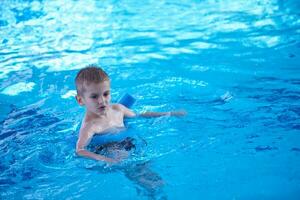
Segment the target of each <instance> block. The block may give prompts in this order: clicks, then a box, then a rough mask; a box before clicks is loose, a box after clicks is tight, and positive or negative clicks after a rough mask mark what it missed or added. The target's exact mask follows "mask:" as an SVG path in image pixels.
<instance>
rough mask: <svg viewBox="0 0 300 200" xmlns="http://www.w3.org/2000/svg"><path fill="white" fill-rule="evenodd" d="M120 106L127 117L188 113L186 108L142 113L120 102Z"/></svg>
mask: <svg viewBox="0 0 300 200" xmlns="http://www.w3.org/2000/svg"><path fill="white" fill-rule="evenodd" d="M119 106H120V108H121V109H122V111H123V113H124V116H125V117H139V116H140V117H162V116H184V115H186V114H187V113H186V111H185V110H180V111H170V112H144V113H141V114H138V115H137V114H136V113H134V112H133V111H132V110H130V109H128V108H127V107H125V106H123V105H122V104H119Z"/></svg>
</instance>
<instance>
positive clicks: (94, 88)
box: [83, 81, 110, 93]
mask: <svg viewBox="0 0 300 200" xmlns="http://www.w3.org/2000/svg"><path fill="white" fill-rule="evenodd" d="M83 87H84V89H85V92H87V93H101V92H105V91H108V90H110V83H109V81H103V82H100V83H88V84H87V83H84V84H83Z"/></svg>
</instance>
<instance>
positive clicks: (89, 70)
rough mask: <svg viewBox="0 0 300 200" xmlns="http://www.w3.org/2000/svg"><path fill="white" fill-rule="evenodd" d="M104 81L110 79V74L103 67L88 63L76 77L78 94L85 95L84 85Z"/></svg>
mask: <svg viewBox="0 0 300 200" xmlns="http://www.w3.org/2000/svg"><path fill="white" fill-rule="evenodd" d="M104 81H109V77H108V75H107V74H106V73H105V71H104V70H103V69H101V68H100V67H99V66H98V65H95V64H93V65H88V66H87V67H85V68H83V69H81V70H80V71H79V72H78V73H77V76H76V78H75V85H76V90H77V94H78V95H81V96H82V95H83V93H84V91H85V88H84V85H85V84H86V85H89V84H90V83H102V82H104Z"/></svg>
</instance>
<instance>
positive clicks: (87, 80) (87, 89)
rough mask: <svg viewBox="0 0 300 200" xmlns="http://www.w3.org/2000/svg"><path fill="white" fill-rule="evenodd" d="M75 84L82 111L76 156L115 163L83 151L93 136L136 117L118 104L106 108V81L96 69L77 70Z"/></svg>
mask: <svg viewBox="0 0 300 200" xmlns="http://www.w3.org/2000/svg"><path fill="white" fill-rule="evenodd" d="M75 83H76V90H77V95H76V100H77V102H78V104H79V105H81V106H85V108H86V112H85V116H84V119H83V121H82V124H81V128H80V133H79V138H78V141H77V144H76V153H77V154H78V155H80V156H84V157H88V158H91V159H94V160H100V161H104V162H108V163H116V162H118V161H119V159H118V158H111V157H108V156H105V155H103V154H102V155H101V154H97V153H94V152H91V151H89V150H88V149H86V147H87V146H88V145H89V143H90V141H91V139H92V137H93V136H94V135H95V134H100V135H101V134H105V133H107V132H111V131H112V130H113V129H114V130H115V129H116V128H117V129H118V128H124V122H123V119H124V117H136V116H137V114H136V113H134V112H133V111H132V110H130V109H128V108H126V107H125V106H123V105H122V104H110V100H111V96H110V80H109V77H108V75H107V74H106V73H105V72H104V71H103V70H102V69H101V68H99V67H98V66H97V65H90V66H88V67H86V68H83V69H81V70H80V71H79V72H78V74H77V76H76V79H75ZM185 114H186V113H185V112H184V111H179V112H145V113H142V114H140V115H139V116H142V117H160V116H165V115H170V116H182V115H185ZM115 134H118V133H115Z"/></svg>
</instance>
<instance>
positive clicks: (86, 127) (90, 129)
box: [79, 121, 95, 138]
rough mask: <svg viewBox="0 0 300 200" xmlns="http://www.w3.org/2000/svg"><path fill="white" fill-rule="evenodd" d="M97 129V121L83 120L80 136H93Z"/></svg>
mask: <svg viewBox="0 0 300 200" xmlns="http://www.w3.org/2000/svg"><path fill="white" fill-rule="evenodd" d="M94 129H95V122H94V121H88V122H83V124H82V126H81V128H80V131H79V137H87V138H89V137H92V136H93V134H94V131H95V130H94Z"/></svg>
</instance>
